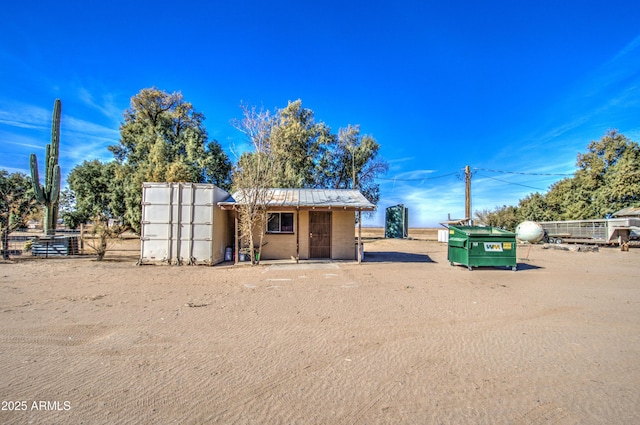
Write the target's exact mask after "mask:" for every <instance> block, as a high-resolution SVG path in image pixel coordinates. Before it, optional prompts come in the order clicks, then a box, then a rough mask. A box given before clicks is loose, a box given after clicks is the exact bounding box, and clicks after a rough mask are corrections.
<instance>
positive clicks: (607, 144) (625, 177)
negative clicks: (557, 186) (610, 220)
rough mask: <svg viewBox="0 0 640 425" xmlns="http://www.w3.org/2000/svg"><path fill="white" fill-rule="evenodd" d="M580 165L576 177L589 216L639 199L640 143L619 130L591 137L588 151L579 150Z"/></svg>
mask: <svg viewBox="0 0 640 425" xmlns="http://www.w3.org/2000/svg"><path fill="white" fill-rule="evenodd" d="M577 166H578V167H579V169H578V171H577V172H576V175H575V177H574V178H575V179H576V180H577V182H578V185H579V186H580V188H581V193H582V194H583V196H582V198H581V200H582V202H583V205H584V207H585V209H587V210H588V211H589V213H590V215H591V217H588V218H597V217H604V216H606V215H608V214H611V213H614V212H616V211H618V210H620V209H622V208H625V207H628V206H636V205H638V203H640V147H639V146H638V144H637V143H636V142H633V141H631V140H629V139H628V138H627V137H626V136H624V135H623V134H621V133H619V132H618V131H617V130H609V131H607V132H606V133H605V135H604V136H603V137H602V138H601V139H600V140H598V141H591V143H590V144H589V146H588V152H587V153H585V154H578V160H577Z"/></svg>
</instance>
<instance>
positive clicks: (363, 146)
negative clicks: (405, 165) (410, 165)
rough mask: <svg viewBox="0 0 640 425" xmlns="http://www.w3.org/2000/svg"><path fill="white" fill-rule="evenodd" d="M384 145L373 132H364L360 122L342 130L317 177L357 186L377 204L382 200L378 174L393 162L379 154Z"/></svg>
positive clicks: (330, 184)
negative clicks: (376, 138)
mask: <svg viewBox="0 0 640 425" xmlns="http://www.w3.org/2000/svg"><path fill="white" fill-rule="evenodd" d="M379 152H380V145H379V144H378V142H377V141H376V140H375V139H374V138H373V137H371V136H368V135H362V134H360V126H359V125H355V126H351V125H350V126H348V127H347V128H341V129H340V130H339V131H338V137H337V143H335V144H334V146H332V149H330V150H328V151H327V153H326V159H325V161H324V163H323V167H322V171H321V172H322V174H321V175H318V176H317V177H316V178H317V180H318V181H321V182H322V184H323V186H324V187H330V188H333V189H349V188H351V189H357V190H360V191H361V192H362V194H363V195H364V196H365V197H366V198H367V199H368V200H369V201H370V202H371V203H373V204H377V203H378V201H379V200H380V185H379V184H377V183H376V182H375V178H376V177H378V176H380V175H384V174H386V172H387V171H388V169H389V165H388V164H387V162H386V161H384V159H382V158H381V157H380V156H379Z"/></svg>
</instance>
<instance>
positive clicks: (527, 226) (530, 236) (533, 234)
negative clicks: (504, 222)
mask: <svg viewBox="0 0 640 425" xmlns="http://www.w3.org/2000/svg"><path fill="white" fill-rule="evenodd" d="M543 236H544V229H543V228H542V226H540V225H539V224H538V223H536V222H535V221H523V222H522V223H520V224H518V226H517V227H516V238H517V239H518V240H520V241H523V242H529V243H536V242H539V241H540V240H542V237H543Z"/></svg>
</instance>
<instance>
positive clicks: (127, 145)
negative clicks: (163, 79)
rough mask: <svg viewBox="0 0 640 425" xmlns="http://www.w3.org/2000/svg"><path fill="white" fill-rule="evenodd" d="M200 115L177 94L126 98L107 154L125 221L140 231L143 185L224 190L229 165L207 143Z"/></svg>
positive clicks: (150, 93)
mask: <svg viewBox="0 0 640 425" xmlns="http://www.w3.org/2000/svg"><path fill="white" fill-rule="evenodd" d="M204 119H205V118H204V115H203V114H202V113H200V112H198V111H196V110H195V108H194V107H193V105H192V104H191V103H189V102H187V101H185V100H184V98H183V96H182V94H181V93H175V92H174V93H171V94H169V93H167V92H165V91H162V90H159V89H157V88H155V87H152V88H147V89H143V90H141V91H140V93H138V94H137V95H136V96H134V97H132V98H131V106H130V108H129V109H127V110H126V111H125V113H124V122H123V123H122V125H121V126H120V141H119V144H117V145H112V146H110V147H109V150H110V151H111V152H112V153H113V154H114V156H115V158H116V161H117V162H118V163H119V164H120V165H122V167H121V168H120V169H118V170H116V178H117V179H119V180H122V181H123V182H124V202H125V205H126V214H125V221H126V223H127V224H128V225H129V226H131V228H132V229H134V230H135V231H137V232H139V231H140V219H141V208H140V203H141V201H142V183H143V182H195V183H215V184H216V185H219V186H220V187H221V188H222V189H226V190H228V189H229V185H230V181H231V180H230V173H231V167H232V166H231V162H230V161H229V159H228V157H227V155H226V154H225V153H224V151H223V150H222V148H221V147H220V145H219V143H218V142H216V141H215V140H214V141H208V136H207V132H206V129H205V127H204V125H203V121H204Z"/></svg>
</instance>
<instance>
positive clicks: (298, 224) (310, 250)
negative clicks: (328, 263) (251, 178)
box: [218, 189, 375, 260]
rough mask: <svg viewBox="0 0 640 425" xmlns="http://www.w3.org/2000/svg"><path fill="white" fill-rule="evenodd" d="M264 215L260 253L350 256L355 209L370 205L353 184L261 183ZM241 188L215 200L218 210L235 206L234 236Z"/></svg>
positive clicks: (354, 248) (268, 256)
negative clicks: (309, 186)
mask: <svg viewBox="0 0 640 425" xmlns="http://www.w3.org/2000/svg"><path fill="white" fill-rule="evenodd" d="M267 191H268V193H267V195H266V196H265V199H268V201H267V202H266V204H267V205H266V208H267V210H268V220H267V224H266V229H264V230H265V235H264V240H263V247H262V253H261V259H264V260H279V259H291V258H294V259H296V260H298V259H301V260H306V259H333V260H356V259H359V258H358V246H359V244H356V240H355V232H354V229H355V224H356V213H357V214H358V215H359V216H360V213H361V212H363V211H373V210H374V209H375V206H374V205H373V204H372V203H371V202H369V201H368V200H367V199H366V198H365V197H364V195H362V193H360V191H358V190H348V189H267ZM243 202H245V201H244V200H243V197H242V194H241V192H236V193H234V194H233V195H232V196H230V197H229V198H228V199H226V200H224V201H222V202H218V205H219V206H220V207H221V208H222V209H223V210H229V211H234V212H235V223H236V224H235V235H236V238H235V239H236V241H237V240H238V214H239V206H240V205H242V203H243Z"/></svg>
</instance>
